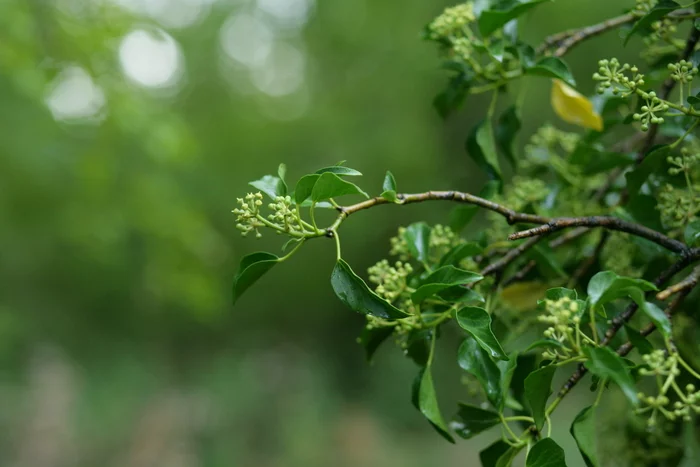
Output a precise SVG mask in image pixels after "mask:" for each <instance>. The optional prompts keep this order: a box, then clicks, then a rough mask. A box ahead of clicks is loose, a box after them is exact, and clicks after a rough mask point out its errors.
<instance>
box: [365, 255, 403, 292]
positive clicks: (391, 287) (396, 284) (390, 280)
mask: <svg viewBox="0 0 700 467" xmlns="http://www.w3.org/2000/svg"><path fill="white" fill-rule="evenodd" d="M367 272H368V273H369V280H370V282H372V283H374V284H377V288H376V289H375V291H376V292H377V295H379V296H380V297H383V298H385V299H386V300H388V301H390V302H392V301H394V300H396V299H397V298H398V297H399V296H400V295H401V294H402V293H403V292H404V290H406V277H408V275H409V274H411V273H412V272H413V267H412V266H411V264H410V263H403V262H401V261H397V262H396V263H394V266H391V265H390V264H389V261H388V260H386V259H383V260H381V261H379V262H378V263H377V264H375V265H374V266H371V267H370V268H369V269H368V270H367Z"/></svg>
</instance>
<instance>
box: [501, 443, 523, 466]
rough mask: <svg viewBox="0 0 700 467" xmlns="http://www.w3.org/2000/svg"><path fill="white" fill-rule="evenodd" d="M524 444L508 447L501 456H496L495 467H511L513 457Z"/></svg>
mask: <svg viewBox="0 0 700 467" xmlns="http://www.w3.org/2000/svg"><path fill="white" fill-rule="evenodd" d="M524 447H525V446H524V445H523V446H520V447H511V448H510V449H508V450H507V451H506V452H505V453H503V455H502V456H501V457H499V458H498V461H497V462H496V467H511V465H513V461H514V460H515V458H516V457H517V456H518V454H520V451H522V450H523V448H524Z"/></svg>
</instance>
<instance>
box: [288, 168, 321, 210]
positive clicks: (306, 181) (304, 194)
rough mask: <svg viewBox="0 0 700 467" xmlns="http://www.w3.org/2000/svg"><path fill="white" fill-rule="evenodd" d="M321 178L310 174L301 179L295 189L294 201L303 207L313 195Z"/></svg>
mask: <svg viewBox="0 0 700 467" xmlns="http://www.w3.org/2000/svg"><path fill="white" fill-rule="evenodd" d="M320 177H321V176H320V175H317V174H310V175H304V176H303V177H301V178H300V179H299V181H298V182H297V186H296V188H294V201H295V202H296V203H297V204H298V205H302V203H303V202H304V201H306V200H307V199H308V198H309V197H310V196H311V193H312V192H313V191H314V185H316V182H317V181H318V179H319V178H320Z"/></svg>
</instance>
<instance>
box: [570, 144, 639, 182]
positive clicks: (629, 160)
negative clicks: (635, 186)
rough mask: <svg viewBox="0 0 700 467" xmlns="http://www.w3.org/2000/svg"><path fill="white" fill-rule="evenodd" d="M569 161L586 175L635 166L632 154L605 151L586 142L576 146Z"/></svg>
mask: <svg viewBox="0 0 700 467" xmlns="http://www.w3.org/2000/svg"><path fill="white" fill-rule="evenodd" d="M568 160H569V162H570V163H572V164H573V165H576V166H577V167H578V168H579V169H580V170H581V173H583V174H584V175H593V174H597V173H601V172H609V171H610V170H611V169H615V168H618V167H625V166H628V165H631V164H634V157H633V156H631V155H630V154H625V153H621V152H611V151H603V150H601V149H599V148H598V147H596V146H593V145H592V144H589V143H585V142H582V143H580V144H578V145H577V146H576V149H575V150H574V152H573V153H571V156H569V159H568Z"/></svg>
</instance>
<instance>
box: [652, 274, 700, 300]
mask: <svg viewBox="0 0 700 467" xmlns="http://www.w3.org/2000/svg"><path fill="white" fill-rule="evenodd" d="M699 280H700V266H698V267H696V268H695V269H693V272H691V273H690V275H689V276H688V277H686V278H685V279H683V280H682V281H680V282H678V283H676V284H673V285H672V286H670V287H668V288H667V289H665V290H662V291H661V292H659V293H657V294H656V299H657V300H661V301H663V300H668V298H669V297H670V296H671V295H673V294H677V293H680V292H682V291H684V290H687V289H692V288H693V287H695V286H696V285H697V284H698V281H699Z"/></svg>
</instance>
